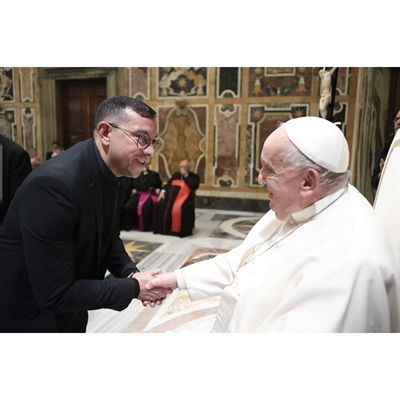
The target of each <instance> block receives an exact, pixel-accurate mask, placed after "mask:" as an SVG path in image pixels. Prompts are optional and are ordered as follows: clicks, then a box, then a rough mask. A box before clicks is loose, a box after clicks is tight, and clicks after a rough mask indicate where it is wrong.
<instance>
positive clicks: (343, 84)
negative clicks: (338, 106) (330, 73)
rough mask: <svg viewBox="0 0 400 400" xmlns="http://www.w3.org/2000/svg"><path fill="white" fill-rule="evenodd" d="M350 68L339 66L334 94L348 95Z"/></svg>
mask: <svg viewBox="0 0 400 400" xmlns="http://www.w3.org/2000/svg"><path fill="white" fill-rule="evenodd" d="M350 78H351V68H339V71H338V76H337V81H336V95H348V94H349V91H350Z"/></svg>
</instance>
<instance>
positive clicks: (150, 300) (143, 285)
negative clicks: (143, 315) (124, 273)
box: [128, 269, 178, 307]
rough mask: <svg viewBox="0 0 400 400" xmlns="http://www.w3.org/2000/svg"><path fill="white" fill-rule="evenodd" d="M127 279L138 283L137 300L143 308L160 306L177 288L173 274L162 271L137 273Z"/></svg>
mask: <svg viewBox="0 0 400 400" xmlns="http://www.w3.org/2000/svg"><path fill="white" fill-rule="evenodd" d="M128 278H135V279H136V280H137V281H138V282H139V286H140V292H139V295H138V297H137V298H138V300H140V301H141V302H142V303H143V305H144V306H145V307H146V306H150V307H155V306H156V305H160V304H161V303H162V302H163V301H164V300H165V298H166V297H167V295H168V294H170V293H172V292H173V291H174V290H175V289H176V288H177V287H178V283H177V280H176V274H175V272H165V271H163V270H162V269H154V270H151V271H145V272H137V273H136V274H131V275H129V276H128Z"/></svg>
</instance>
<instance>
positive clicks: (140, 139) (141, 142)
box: [107, 122, 161, 151]
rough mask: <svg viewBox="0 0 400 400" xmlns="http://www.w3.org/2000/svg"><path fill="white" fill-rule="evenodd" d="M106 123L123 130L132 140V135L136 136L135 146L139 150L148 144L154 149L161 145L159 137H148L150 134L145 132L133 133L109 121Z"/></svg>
mask: <svg viewBox="0 0 400 400" xmlns="http://www.w3.org/2000/svg"><path fill="white" fill-rule="evenodd" d="M107 124H108V125H110V126H112V127H113V128H115V129H119V130H120V131H122V132H124V133H125V135H127V136H128V137H129V138H131V139H132V140H133V137H132V136H134V137H135V138H137V141H136V144H137V147H138V148H139V149H141V150H144V149H147V148H148V147H149V146H150V145H152V146H153V149H154V151H157V150H158V149H159V148H160V147H161V141H160V140H159V139H150V136H149V135H147V134H146V133H139V134H138V133H133V132H131V131H128V129H124V128H120V127H119V126H117V125H115V124H112V123H110V122H107Z"/></svg>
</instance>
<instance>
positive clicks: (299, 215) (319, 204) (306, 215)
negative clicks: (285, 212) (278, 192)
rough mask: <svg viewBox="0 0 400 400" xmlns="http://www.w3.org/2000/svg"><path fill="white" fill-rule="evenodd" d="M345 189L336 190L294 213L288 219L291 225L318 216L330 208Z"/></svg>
mask: <svg viewBox="0 0 400 400" xmlns="http://www.w3.org/2000/svg"><path fill="white" fill-rule="evenodd" d="M346 189H347V186H346V187H344V188H341V189H338V190H336V191H335V192H333V193H331V194H328V195H327V196H325V197H323V198H322V199H321V200H318V201H316V202H315V203H314V204H311V205H309V206H308V207H306V208H304V209H303V210H300V211H296V212H295V213H293V214H292V215H291V217H290V220H289V221H291V222H292V223H297V224H299V223H301V222H304V221H307V220H309V219H310V218H312V217H314V216H315V215H317V214H319V213H320V212H321V211H322V210H324V209H325V208H327V207H328V206H330V205H331V204H332V203H333V202H334V201H336V200H337V199H338V198H339V197H340V196H341V195H342V194H343V193H344V192H345V190H346Z"/></svg>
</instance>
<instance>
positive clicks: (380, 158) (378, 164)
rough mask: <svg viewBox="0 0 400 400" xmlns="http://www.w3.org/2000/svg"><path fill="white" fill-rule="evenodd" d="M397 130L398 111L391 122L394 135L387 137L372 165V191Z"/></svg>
mask: <svg viewBox="0 0 400 400" xmlns="http://www.w3.org/2000/svg"><path fill="white" fill-rule="evenodd" d="M399 129H400V110H399V111H398V112H397V114H396V116H395V117H394V120H393V130H394V133H393V134H392V135H390V136H389V140H388V141H387V142H386V143H385V145H384V146H383V147H382V148H381V149H380V150H379V152H378V154H377V156H376V161H375V165H374V169H373V171H372V177H371V186H372V187H373V188H374V189H378V186H379V181H380V178H381V174H382V171H383V167H384V165H385V160H386V157H387V154H388V151H389V148H390V145H391V144H392V141H393V138H394V136H395V134H396V132H397V131H398V130H399Z"/></svg>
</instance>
